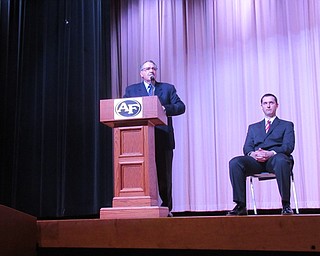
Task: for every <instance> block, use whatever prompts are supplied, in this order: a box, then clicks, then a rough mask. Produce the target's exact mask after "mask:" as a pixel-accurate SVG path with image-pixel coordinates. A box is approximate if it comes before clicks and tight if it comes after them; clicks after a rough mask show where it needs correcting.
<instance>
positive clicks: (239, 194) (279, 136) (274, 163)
mask: <svg viewBox="0 0 320 256" xmlns="http://www.w3.org/2000/svg"><path fill="white" fill-rule="evenodd" d="M261 107H262V111H263V113H264V114H265V118H264V119H263V120H262V121H260V122H258V123H254V124H251V125H249V128H248V133H247V137H246V140H245V143H244V146H243V153H244V156H237V157H234V158H233V159H231V160H230V162H229V171H230V180H231V184H232V188H233V201H234V202H235V203H236V206H235V207H234V209H233V210H231V211H230V212H228V214H227V215H229V216H232V215H247V214H248V213H247V208H246V177H247V176H250V175H252V174H257V173H260V172H261V171H263V170H266V171H267V172H271V173H275V175H276V179H277V183H278V188H279V192H280V195H281V199H282V214H284V215H290V214H293V211H292V209H291V207H290V185H291V182H290V175H291V171H292V166H293V159H292V156H291V153H292V151H293V149H294V144H295V136H294V125H293V123H292V122H289V121H285V120H282V119H279V118H278V117H277V116H276V111H277V109H278V100H277V97H276V96H275V95H273V94H270V93H267V94H265V95H263V96H262V98H261Z"/></svg>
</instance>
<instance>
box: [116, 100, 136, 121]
mask: <svg viewBox="0 0 320 256" xmlns="http://www.w3.org/2000/svg"><path fill="white" fill-rule="evenodd" d="M141 117H142V98H141V97H140V98H127V99H115V100H114V119H126V118H141Z"/></svg>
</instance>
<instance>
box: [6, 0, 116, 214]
mask: <svg viewBox="0 0 320 256" xmlns="http://www.w3.org/2000/svg"><path fill="white" fill-rule="evenodd" d="M0 15H1V28H0V29H1V30H0V49H1V51H0V57H1V59H0V65H1V66H0V71H1V74H0V79H1V80H0V93H1V101H0V107H1V112H0V119H1V120H0V129H1V132H0V136H1V137H0V139H1V141H0V143H1V144H0V150H1V152H0V160H1V161H0V164H1V170H0V204H3V205H7V206H9V207H12V208H15V209H17V210H20V211H23V212H26V213H29V214H31V215H34V216H37V217H38V218H48V217H50V218H52V217H68V216H84V215H86V216H87V215H97V214H98V213H99V209H100V208H101V207H105V206H111V202H112V195H113V171H112V130H111V128H108V127H106V126H104V125H102V124H100V123H99V100H100V99H103V98H111V89H110V80H111V79H110V50H109V49H110V40H109V34H110V31H109V1H107V0H96V1H93V0H92V1H91V0H20V1H19V0H0Z"/></svg>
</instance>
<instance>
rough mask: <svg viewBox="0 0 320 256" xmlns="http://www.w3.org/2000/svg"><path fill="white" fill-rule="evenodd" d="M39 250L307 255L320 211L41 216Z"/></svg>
mask: <svg viewBox="0 0 320 256" xmlns="http://www.w3.org/2000/svg"><path fill="white" fill-rule="evenodd" d="M37 226H38V255H41V256H44V255H175V256H177V255H270V254H272V255H287V254H290V255H309V254H312V255H314V254H318V253H319V252H320V215H318V214H300V215H293V216H281V215H260V216H259V215H258V216H255V215H249V216H241V217H227V216H195V217H193V216H184V217H183V216H178V217H173V218H169V217H165V218H149V219H142V218H141V219H114V220H102V219H98V218H96V219H66V220H38V221H37Z"/></svg>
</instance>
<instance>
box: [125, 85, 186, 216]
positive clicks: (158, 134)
mask: <svg viewBox="0 0 320 256" xmlns="http://www.w3.org/2000/svg"><path fill="white" fill-rule="evenodd" d="M154 86H155V92H154V94H155V95H156V96H158V98H159V100H160V103H161V105H162V106H163V107H164V108H165V112H166V115H167V117H168V125H161V126H156V129H155V147H156V148H155V154H156V159H155V160H156V167H157V176H158V185H159V194H160V197H161V200H162V206H166V207H168V208H169V210H170V211H171V210H172V160H173V149H174V148H175V140H174V131H173V126H172V117H171V116H176V115H181V114H183V113H184V112H185V104H184V103H183V102H182V101H181V99H180V98H179V96H178V95H177V92H176V89H175V87H174V86H173V85H172V84H168V83H161V82H155V85H154ZM142 96H148V92H147V90H146V87H145V85H144V83H143V82H141V83H138V84H133V85H130V86H128V87H127V88H126V92H125V94H124V96H123V97H124V98H129V97H142Z"/></svg>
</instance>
